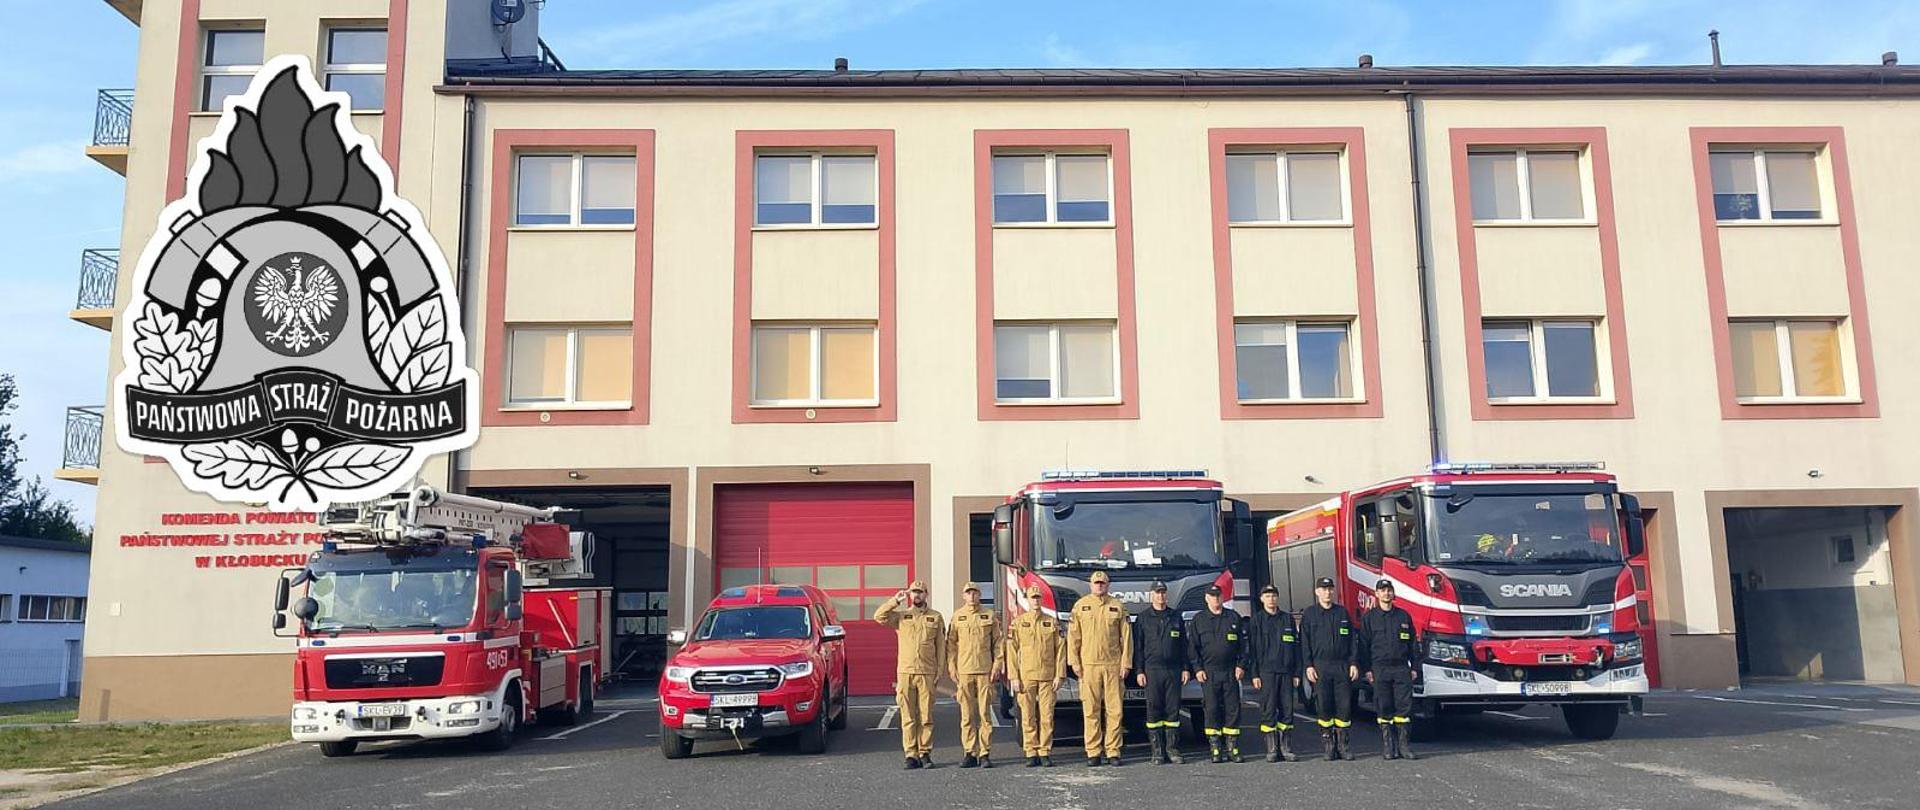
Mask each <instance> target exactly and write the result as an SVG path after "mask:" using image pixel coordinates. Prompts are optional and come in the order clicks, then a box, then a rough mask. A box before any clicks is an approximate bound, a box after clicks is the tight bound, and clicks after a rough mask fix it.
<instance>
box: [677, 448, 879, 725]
mask: <svg viewBox="0 0 1920 810" xmlns="http://www.w3.org/2000/svg"><path fill="white" fill-rule="evenodd" d="M713 537H714V543H713V544H714V550H713V556H714V579H715V582H714V584H715V585H716V586H717V587H719V588H727V587H731V586H734V585H747V584H752V583H756V582H772V583H780V584H791V585H809V584H810V585H817V586H819V587H820V588H821V589H822V590H825V591H826V592H827V594H828V595H829V596H831V597H832V598H833V605H834V610H835V611H836V612H837V613H838V614H839V617H840V623H841V624H842V625H843V626H845V627H846V628H847V640H846V645H847V657H848V666H849V673H848V679H847V689H848V691H849V692H850V693H851V694H855V695H885V694H891V693H892V692H893V673H894V662H895V651H896V649H897V647H896V645H895V640H894V633H893V631H892V630H889V629H887V628H885V627H882V626H880V625H879V624H878V623H876V622H874V621H872V617H873V613H874V611H876V610H878V609H879V608H880V603H881V602H884V601H886V600H887V599H888V598H889V597H891V596H893V594H894V593H895V592H896V591H899V590H900V589H902V588H905V587H906V586H907V583H908V582H909V581H911V580H912V579H913V578H914V577H915V575H916V572H915V571H914V570H913V485H912V484H906V483H900V484H890V483H883V484H747V485H734V486H722V487H718V488H716V490H715V493H714V531H713Z"/></svg>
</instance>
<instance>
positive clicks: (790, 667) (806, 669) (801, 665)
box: [780, 661, 813, 678]
mask: <svg viewBox="0 0 1920 810" xmlns="http://www.w3.org/2000/svg"><path fill="white" fill-rule="evenodd" d="M780 674H782V675H785V676H787V677H789V678H805V677H807V676H808V675H812V674H813V662H812V661H795V662H793V663H791V664H781V665H780Z"/></svg>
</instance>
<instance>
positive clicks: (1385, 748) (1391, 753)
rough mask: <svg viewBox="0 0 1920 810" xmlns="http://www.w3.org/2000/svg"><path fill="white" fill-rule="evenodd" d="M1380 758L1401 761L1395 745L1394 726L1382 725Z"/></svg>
mask: <svg viewBox="0 0 1920 810" xmlns="http://www.w3.org/2000/svg"><path fill="white" fill-rule="evenodd" d="M1380 758H1381V759H1399V758H1400V752H1399V751H1398V750H1396V749H1395V748H1394V745H1393V726H1391V725H1388V724H1386V723H1381V724H1380Z"/></svg>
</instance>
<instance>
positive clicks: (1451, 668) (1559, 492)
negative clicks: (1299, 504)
mask: <svg viewBox="0 0 1920 810" xmlns="http://www.w3.org/2000/svg"><path fill="white" fill-rule="evenodd" d="M1602 469H1603V467H1602V465H1600V464H1598V463H1570V464H1560V463H1527V464H1490V463H1473V464H1437V465H1434V466H1433V468H1432V469H1431V470H1430V471H1429V472H1428V473H1427V474H1423V475H1414V476H1409V477H1406V478H1397V479H1394V480H1391V481H1387V482H1384V483H1380V484H1375V485H1373V486H1370V487H1366V488H1364V489H1357V490H1353V491H1350V492H1343V493H1341V494H1340V495H1338V496H1335V497H1333V498H1330V499H1328V500H1326V501H1325V502H1323V503H1320V504H1316V505H1314V506H1310V507H1307V508H1306V509H1302V510H1299V511H1296V512H1293V513H1291V514H1287V515H1282V516H1280V517H1277V518H1274V519H1273V520H1272V521H1271V522H1269V523H1268V526H1267V551H1268V563H1269V566H1270V568H1271V575H1272V581H1273V583H1274V585H1275V587H1277V588H1279V590H1280V594H1281V601H1282V603H1283V604H1286V605H1288V606H1289V607H1290V608H1291V609H1293V610H1295V611H1298V610H1300V609H1301V608H1304V607H1306V606H1307V605H1309V604H1312V603H1313V599H1314V596H1313V582H1314V580H1316V579H1318V578H1320V577H1322V576H1326V577H1332V578H1333V580H1334V581H1335V582H1336V583H1338V590H1337V593H1336V596H1335V598H1336V599H1337V601H1339V602H1340V603H1341V604H1343V605H1346V606H1347V608H1348V610H1350V611H1353V613H1354V617H1355V619H1356V620H1357V619H1358V618H1359V616H1360V612H1361V611H1364V610H1368V609H1371V608H1372V607H1373V606H1374V597H1373V589H1374V584H1375V583H1377V582H1378V581H1379V580H1381V579H1383V578H1384V579H1388V580H1391V581H1393V583H1394V592H1395V595H1396V596H1397V597H1398V599H1397V600H1396V601H1397V602H1398V604H1399V605H1400V606H1401V607H1404V608H1405V609H1406V610H1407V612H1408V613H1410V614H1412V616H1413V619H1414V623H1415V626H1416V627H1418V628H1419V633H1420V639H1421V641H1422V644H1423V646H1424V648H1425V656H1424V662H1423V663H1422V665H1421V672H1420V679H1419V680H1418V681H1417V682H1416V683H1415V686H1414V690H1415V691H1414V695H1415V701H1414V704H1415V705H1414V709H1415V715H1416V720H1417V723H1416V726H1415V728H1416V729H1419V728H1420V727H1421V726H1422V725H1424V726H1426V727H1427V728H1429V729H1430V728H1432V726H1433V722H1434V720H1435V718H1437V717H1439V716H1441V715H1444V714H1454V713H1472V712H1477V711H1485V710H1489V709H1512V708H1517V707H1519V706H1522V705H1524V704H1530V703H1532V704H1554V705H1558V706H1559V707H1560V709H1561V712H1562V713H1563V714H1564V716H1565V718H1566V723H1567V727H1568V729H1569V730H1570V731H1571V732H1572V733H1573V734H1574V735H1575V736H1577V737H1581V738H1585V739H1606V738H1609V737H1611V736H1613V733H1614V731H1615V729H1616V728H1617V727H1618V725H1619V722H1620V714H1621V712H1622V711H1623V710H1627V709H1631V710H1633V711H1635V712H1636V713H1637V711H1638V708H1639V703H1640V700H1641V698H1642V697H1643V696H1645V695H1646V693H1647V688H1648V678H1647V670H1646V662H1645V660H1644V657H1645V653H1646V652H1647V646H1646V645H1647V644H1648V643H1649V639H1647V638H1645V637H1644V634H1645V633H1647V632H1650V631H1651V629H1652V627H1651V622H1650V621H1648V618H1647V616H1646V615H1645V614H1644V613H1643V612H1642V611H1643V608H1644V607H1645V605H1644V604H1642V603H1640V601H1639V599H1638V598H1637V594H1638V592H1639V588H1638V587H1637V583H1636V577H1635V574H1634V571H1633V569H1632V567H1631V566H1630V563H1632V562H1634V561H1635V559H1636V558H1640V557H1642V555H1644V553H1645V545H1646V542H1645V539H1644V529H1643V528H1642V523H1641V517H1640V505H1639V502H1638V500H1637V499H1635V498H1634V496H1632V495H1629V494H1627V493H1624V492H1621V491H1620V490H1619V486H1618V484H1617V483H1616V481H1615V480H1614V477H1613V476H1612V475H1609V474H1606V473H1604V472H1601V470H1602ZM1363 702H1364V701H1363Z"/></svg>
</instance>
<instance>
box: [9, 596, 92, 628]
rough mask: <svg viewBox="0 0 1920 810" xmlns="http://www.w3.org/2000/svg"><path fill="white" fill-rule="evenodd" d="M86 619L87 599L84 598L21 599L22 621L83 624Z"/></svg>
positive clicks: (46, 597) (36, 597)
mask: <svg viewBox="0 0 1920 810" xmlns="http://www.w3.org/2000/svg"><path fill="white" fill-rule="evenodd" d="M86 619H87V598H86V597H84V596H35V595H23V596H21V597H20V621H23V622H81V621H86Z"/></svg>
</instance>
